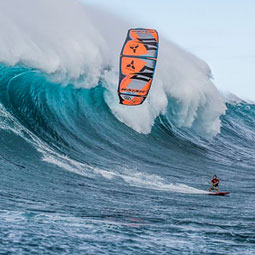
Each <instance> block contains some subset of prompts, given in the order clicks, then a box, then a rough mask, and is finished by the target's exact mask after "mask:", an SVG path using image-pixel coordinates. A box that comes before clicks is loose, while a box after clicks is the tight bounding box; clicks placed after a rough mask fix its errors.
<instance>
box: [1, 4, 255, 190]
mask: <svg viewBox="0 0 255 255" xmlns="http://www.w3.org/2000/svg"><path fill="white" fill-rule="evenodd" d="M13 2H15V3H16V4H17V10H19V13H17V12H15V11H13V9H12V5H13ZM49 7H50V8H49ZM46 12H47V17H48V21H47V24H46V25H47V29H45V23H44V22H45V20H44V16H45V13H46ZM0 13H1V15H0V17H1V18H0V24H1V27H4V29H2V30H1V32H0V38H1V39H0V62H1V63H2V64H1V65H0V132H2V130H7V131H8V132H9V133H11V134H13V137H12V140H14V141H15V143H18V142H19V143H20V144H22V145H20V146H19V147H22V146H24V144H23V142H22V141H23V140H24V141H25V142H26V143H28V144H29V145H31V146H32V148H35V149H36V150H37V152H39V153H40V154H41V155H42V156H41V160H42V161H43V162H47V163H50V164H54V165H56V166H58V167H60V168H64V169H66V170H68V171H71V172H75V173H77V174H80V175H83V176H86V177H88V178H90V177H93V176H95V175H99V176H102V177H103V178H104V179H106V180H115V179H117V180H122V181H124V182H125V183H127V184H128V185H132V186H136V187H141V188H151V189H155V190H169V191H175V192H182V193H205V191H203V186H201V189H194V188H192V187H191V186H192V184H191V185H190V186H189V185H186V186H185V185H184V184H178V183H180V180H182V179H184V178H185V177H186V175H187V169H188V171H189V172H191V173H192V172H196V171H197V170H196V169H197V168H198V167H199V166H198V163H196V164H194V165H196V166H194V165H193V166H192V165H190V164H191V163H189V162H193V161H194V160H196V162H200V161H201V162H202V161H203V159H204V158H206V159H208V160H213V161H214V162H220V163H222V164H223V165H230V164H231V162H233V160H234V161H235V162H236V160H238V162H237V165H238V164H239V165H242V166H245V167H248V164H249V163H251V162H254V159H252V156H251V155H253V153H254V149H253V143H254V141H255V137H254V132H253V127H254V124H255V123H254V116H255V113H254V105H253V104H248V103H245V102H241V103H238V104H229V103H225V99H224V98H223V96H222V95H221V94H220V93H219V92H218V91H217V89H216V87H215V86H214V84H213V83H212V81H211V80H210V76H211V74H210V69H209V67H208V65H207V64H206V63H204V62H203V61H202V60H200V59H198V58H196V57H195V56H193V55H192V54H190V53H188V52H186V51H184V50H183V49H181V48H180V47H178V46H177V45H175V44H174V43H172V42H169V41H167V40H165V39H164V38H162V36H160V46H159V47H160V50H159V57H158V65H157V71H156V73H155V77H154V82H153V85H152V88H151V91H150V93H149V96H148V98H147V100H146V101H145V102H144V104H143V105H141V106H137V107H126V106H123V105H119V103H118V98H117V93H116V89H117V84H118V63H119V52H120V48H121V45H122V43H123V39H124V38H125V34H126V31H127V27H128V26H130V25H129V24H128V25H127V24H125V23H124V22H122V21H121V20H119V19H118V18H116V17H110V15H109V14H107V13H105V12H102V11H98V10H95V9H90V8H89V7H86V6H83V5H82V4H80V3H79V2H76V1H70V0H61V1H60V0H55V1H49V0H43V1H37V2H36V3H34V1H32V0H24V1H22V3H21V2H19V1H17V0H15V1H12V3H9V2H8V3H4V2H1V3H0ZM2 14H3V15H2ZM28 14H29V15H30V14H31V15H32V17H33V20H34V22H33V26H32V25H31V23H30V22H29V20H31V15H30V16H29V20H28V19H27V17H28ZM99 16H100V20H101V22H98V17H99ZM66 17H69V18H68V19H67V18H66ZM7 20H8V22H7ZM4 24H5V25H4ZM113 34H114V36H113ZM1 137H4V135H1ZM20 138H22V139H23V140H22V141H20V140H18V139H20ZM6 139H7V138H6ZM6 144H8V142H7V141H6ZM8 146H10V145H8ZM8 146H7V147H8ZM26 148H27V146H26ZM27 149H28V148H27ZM15 150H17V148H15V149H14V151H15ZM8 153H9V152H8V150H6V152H5V154H6V155H5V154H4V157H5V158H8V157H9V156H8ZM22 160H23V159H22ZM24 160H25V159H24ZM35 162H36V161H35ZM180 162H181V163H180ZM247 162H248V163H247ZM254 163H255V162H254ZM35 164H37V163H35ZM205 164H206V163H203V164H202V165H201V168H203V167H205ZM180 165H181V166H180ZM157 169H161V172H160V173H161V174H157ZM163 170H164V171H163ZM155 171H156V173H155ZM176 171H177V172H178V176H175V172H176ZM167 173H170V174H169V175H170V177H171V178H170V179H169V177H168V175H167ZM200 174H201V172H200Z"/></svg>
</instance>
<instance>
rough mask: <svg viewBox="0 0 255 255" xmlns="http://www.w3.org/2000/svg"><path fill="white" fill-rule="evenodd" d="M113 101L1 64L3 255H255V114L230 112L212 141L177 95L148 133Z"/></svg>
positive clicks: (100, 91)
mask: <svg viewBox="0 0 255 255" xmlns="http://www.w3.org/2000/svg"><path fill="white" fill-rule="evenodd" d="M108 93H109V91H108V90H107V89H106V87H105V84H104V81H103V80H102V81H99V84H98V86H96V87H94V88H90V89H76V88H74V87H73V86H72V85H71V84H70V85H67V86H65V87H63V86H61V85H60V84H57V83H53V82H50V81H49V79H48V78H47V77H46V76H45V75H44V74H43V73H41V72H39V71H37V70H35V69H31V68H27V67H23V66H14V67H8V66H6V65H1V68H0V102H1V104H0V141H1V146H0V174H1V185H0V254H146V255H147V254H224V255H225V254H240V255H241V254H242V255H243V254H254V252H255V249H254V244H255V214H254V211H255V196H254V195H255V189H254V182H255V175H254V167H255V157H254V154H255V149H254V148H255V147H254V142H255V132H254V126H255V125H254V124H255V105H253V104H248V103H245V102H239V103H231V104H230V103H227V104H226V106H227V111H226V114H225V115H222V116H221V117H220V118H221V123H222V128H221V132H220V133H219V134H218V135H217V136H216V137H214V138H206V137H204V136H203V137H202V136H200V135H199V133H198V132H197V131H196V130H193V129H190V128H178V127H177V126H176V125H175V122H174V121H172V120H173V118H174V115H173V112H172V110H171V109H174V108H175V107H177V105H176V102H175V101H174V100H173V99H171V98H169V102H168V110H167V111H166V113H165V114H164V115H159V116H158V117H157V118H156V119H155V124H154V125H153V127H152V130H151V132H150V133H149V134H141V133H138V132H136V131H135V130H133V129H132V128H130V127H128V126H127V125H125V124H124V123H122V122H120V121H119V120H118V119H117V118H116V116H115V115H114V114H113V112H112V110H111V109H110V108H109V106H108V104H107V103H106V98H107V97H109V95H108ZM213 174H217V175H218V177H219V178H220V180H221V185H220V187H221V190H222V191H223V190H224V191H229V192H230V195H229V196H227V197H212V196H208V195H207V192H206V191H207V189H208V181H210V179H211V177H212V175H213Z"/></svg>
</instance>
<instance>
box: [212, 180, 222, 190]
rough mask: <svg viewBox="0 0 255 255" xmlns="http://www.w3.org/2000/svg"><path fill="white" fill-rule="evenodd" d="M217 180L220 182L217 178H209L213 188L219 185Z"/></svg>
mask: <svg viewBox="0 0 255 255" xmlns="http://www.w3.org/2000/svg"><path fill="white" fill-rule="evenodd" d="M219 182H220V180H219V179H217V178H216V179H212V180H211V183H212V185H213V187H214V188H217V187H218V186H219Z"/></svg>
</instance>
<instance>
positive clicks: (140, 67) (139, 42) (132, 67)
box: [118, 28, 159, 105]
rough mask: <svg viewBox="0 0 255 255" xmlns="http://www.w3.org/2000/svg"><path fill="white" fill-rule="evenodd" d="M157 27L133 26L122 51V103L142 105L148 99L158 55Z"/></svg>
mask: <svg viewBox="0 0 255 255" xmlns="http://www.w3.org/2000/svg"><path fill="white" fill-rule="evenodd" d="M158 41H159V39H158V33H157V31H156V30H155V29H146V28H131V29H129V30H128V34H127V38H126V41H125V43H124V45H123V48H122V50H121V53H120V78H119V87H118V95H119V99H120V104H124V105H140V104H142V103H143V102H144V100H145V99H146V97H147V95H148V93H149V90H150V87H151V83H152V79H153V75H154V72H155V68H156V62H157V56H158Z"/></svg>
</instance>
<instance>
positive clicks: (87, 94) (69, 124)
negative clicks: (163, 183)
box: [0, 65, 255, 166]
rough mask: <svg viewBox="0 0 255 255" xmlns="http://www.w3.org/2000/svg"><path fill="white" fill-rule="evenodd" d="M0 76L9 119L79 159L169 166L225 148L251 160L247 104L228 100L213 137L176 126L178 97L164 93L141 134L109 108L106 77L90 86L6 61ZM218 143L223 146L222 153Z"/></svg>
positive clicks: (251, 136) (249, 108) (54, 148)
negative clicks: (163, 102) (164, 103)
mask: <svg viewBox="0 0 255 255" xmlns="http://www.w3.org/2000/svg"><path fill="white" fill-rule="evenodd" d="M0 77H1V78H0V89H1V95H0V100H1V104H2V105H3V107H4V109H5V111H6V112H7V113H8V114H10V116H12V117H13V118H14V120H12V121H11V122H10V123H9V124H7V125H9V126H11V125H12V124H11V123H13V122H15V120H17V121H18V122H19V123H20V124H21V126H23V127H24V128H25V129H27V130H29V132H31V134H32V135H34V137H36V139H38V140H39V141H41V142H42V143H44V144H47V146H48V147H49V148H50V149H51V150H52V151H55V152H57V153H60V154H62V155H67V156H68V157H70V158H72V159H74V160H77V161H78V162H81V163H88V164H93V162H94V163H95V164H96V165H98V166H102V165H104V166H105V165H120V162H130V159H132V162H130V163H132V164H134V165H135V164H136V163H138V162H143V163H144V164H147V165H151V164H152V165H155V164H161V165H162V166H171V165H173V163H174V161H176V160H181V158H186V160H187V159H188V158H192V156H194V155H204V154H205V153H206V152H208V151H211V152H212V153H213V156H215V157H217V155H221V156H222V154H223V156H224V157H230V158H231V159H233V158H235V159H236V155H237V154H238V155H239V156H240V160H244V161H245V159H249V160H252V153H253V152H254V149H253V142H254V141H255V135H254V132H253V129H252V127H254V116H255V110H254V105H251V104H246V103H241V104H237V105H236V104H229V103H228V104H227V113H226V115H222V116H221V121H222V128H221V134H219V135H217V136H216V138H214V139H211V138H205V137H203V136H201V135H200V134H199V132H198V131H197V130H198V129H194V128H192V127H191V128H187V127H185V128H183V127H182V128H180V127H179V126H178V125H177V124H176V123H177V122H178V120H176V119H175V118H176V115H175V112H176V111H178V110H177V108H178V101H176V100H174V99H173V98H168V107H167V111H166V113H165V114H161V115H160V116H158V117H157V118H156V119H155V124H154V126H153V128H152V131H151V133H150V134H148V135H143V134H139V133H138V132H136V131H134V130H133V129H131V128H130V127H128V126H126V125H125V124H123V123H122V122H120V121H119V120H118V119H117V118H116V116H115V115H114V114H113V113H112V110H111V109H110V107H109V106H108V104H107V103H106V100H105V98H106V94H107V93H109V91H108V90H107V88H105V87H107V86H105V84H104V83H105V81H104V80H99V83H98V85H97V86H96V87H94V88H90V89H77V88H75V87H74V86H73V85H72V84H68V85H66V86H63V85H61V84H58V83H54V82H52V81H51V80H50V79H49V77H48V76H47V75H46V74H43V73H41V72H40V71H38V70H36V69H32V68H28V67H24V66H14V67H8V66H5V65H1V67H0ZM10 116H9V115H8V116H7V117H6V118H7V119H8V118H9V119H10ZM199 121H202V120H197V123H198V124H199ZM2 122H3V120H2ZM27 137H29V135H27ZM28 139H30V140H33V139H32V138H28ZM219 148H222V149H220V150H222V151H224V149H227V151H224V153H222V154H221V153H220V152H219ZM169 154H171V157H170V158H169Z"/></svg>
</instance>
